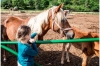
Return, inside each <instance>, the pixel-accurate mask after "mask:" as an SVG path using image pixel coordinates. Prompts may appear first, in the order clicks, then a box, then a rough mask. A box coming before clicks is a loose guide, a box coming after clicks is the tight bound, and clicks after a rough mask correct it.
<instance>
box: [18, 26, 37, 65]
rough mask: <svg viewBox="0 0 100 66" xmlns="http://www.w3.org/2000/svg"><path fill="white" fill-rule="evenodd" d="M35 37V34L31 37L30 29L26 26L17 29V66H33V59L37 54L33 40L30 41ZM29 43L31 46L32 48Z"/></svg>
mask: <svg viewBox="0 0 100 66" xmlns="http://www.w3.org/2000/svg"><path fill="white" fill-rule="evenodd" d="M35 35H36V33H33V34H32V35H31V29H30V27H28V26H26V25H22V26H20V27H19V28H18V31H17V34H16V38H17V40H18V66H34V59H33V57H34V56H36V55H37V54H38V49H37V47H36V44H35V40H34V39H32V38H34V37H35ZM30 37H31V38H30ZM29 42H30V43H31V44H32V47H31V46H30V44H29Z"/></svg>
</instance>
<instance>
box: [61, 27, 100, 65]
mask: <svg viewBox="0 0 100 66" xmlns="http://www.w3.org/2000/svg"><path fill="white" fill-rule="evenodd" d="M72 28H73V30H74V33H75V36H74V38H99V34H98V33H91V32H83V31H80V30H79V29H77V28H76V27H72ZM65 39H66V38H65ZM76 44H77V43H76ZM80 44H81V50H82V66H87V63H89V62H90V60H91V58H89V59H88V57H92V56H93V54H95V55H96V56H98V57H99V56H100V55H99V42H82V43H80ZM65 46H67V48H66V49H67V51H66V54H67V55H66V57H67V58H68V62H69V61H70V60H69V55H68V53H69V49H70V46H71V44H67V45H66V44H64V46H63V47H64V48H63V55H62V58H63V60H62V61H64V53H65ZM87 59H88V60H87Z"/></svg>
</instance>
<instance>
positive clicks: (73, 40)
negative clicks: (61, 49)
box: [1, 38, 99, 66]
mask: <svg viewBox="0 0 100 66" xmlns="http://www.w3.org/2000/svg"><path fill="white" fill-rule="evenodd" d="M93 41H99V38H84V39H71V40H38V41H36V44H49V43H76V42H93ZM5 44H13V45H14V44H17V41H2V42H1V48H3V49H5V50H7V51H8V52H10V53H12V54H14V55H16V56H17V54H18V53H17V52H16V51H14V50H12V49H11V48H9V47H7V46H4V45H5ZM35 64H36V66H40V65H39V64H38V63H35Z"/></svg>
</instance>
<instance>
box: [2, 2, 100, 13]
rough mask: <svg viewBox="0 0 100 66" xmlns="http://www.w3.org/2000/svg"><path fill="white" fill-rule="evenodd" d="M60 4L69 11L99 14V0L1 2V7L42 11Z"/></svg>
mask: <svg viewBox="0 0 100 66" xmlns="http://www.w3.org/2000/svg"><path fill="white" fill-rule="evenodd" d="M61 3H64V7H63V8H64V9H68V10H71V11H81V12H82V11H87V12H92V11H93V12H99V0H1V7H3V8H5V9H7V8H10V7H15V6H18V8H19V9H36V10H43V9H47V8H50V7H52V6H56V5H59V4H61Z"/></svg>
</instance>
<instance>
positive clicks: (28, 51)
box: [24, 44, 38, 56]
mask: <svg viewBox="0 0 100 66" xmlns="http://www.w3.org/2000/svg"><path fill="white" fill-rule="evenodd" d="M32 45H34V49H33V48H32V47H30V46H28V47H26V48H25V50H24V52H25V53H26V54H27V55H30V56H36V55H37V54H38V49H37V47H36V46H35V44H32Z"/></svg>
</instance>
